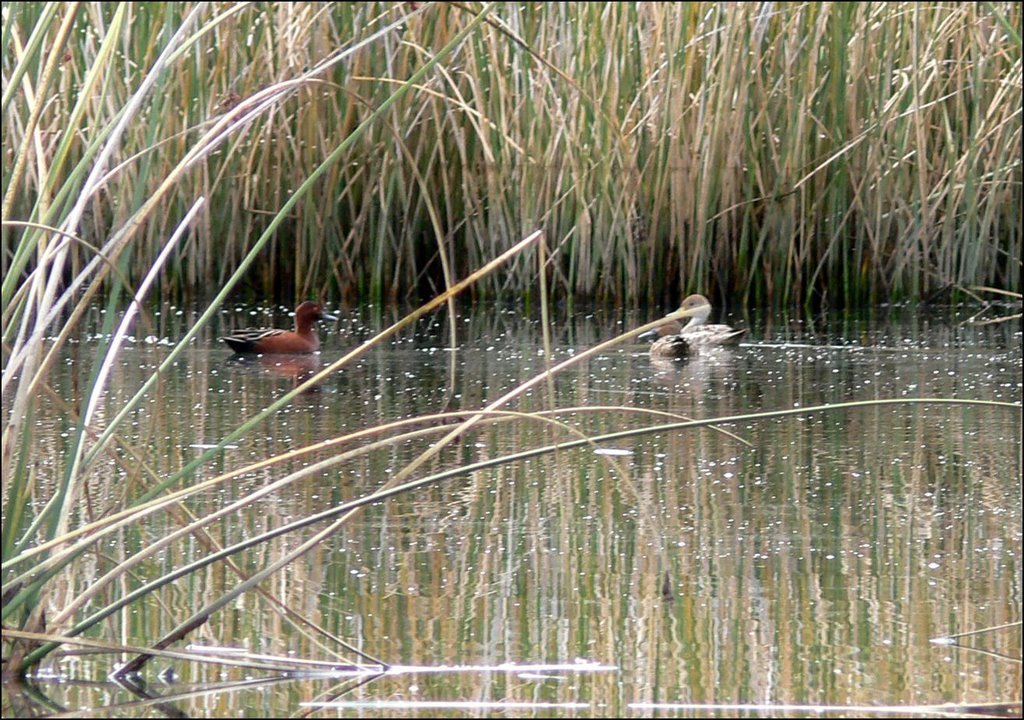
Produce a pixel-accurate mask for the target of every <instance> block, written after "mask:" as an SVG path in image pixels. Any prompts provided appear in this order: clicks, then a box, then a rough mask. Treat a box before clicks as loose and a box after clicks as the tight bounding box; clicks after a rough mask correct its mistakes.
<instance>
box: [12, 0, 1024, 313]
mask: <svg viewBox="0 0 1024 720" xmlns="http://www.w3.org/2000/svg"><path fill="white" fill-rule="evenodd" d="M481 8H485V9H487V10H488V14H487V17H486V19H485V22H484V23H483V24H482V25H480V27H479V29H478V30H475V31H474V32H472V33H471V34H469V35H467V37H466V38H465V39H464V40H463V41H462V42H461V43H460V44H459V46H458V47H457V48H455V50H454V51H453V52H452V53H451V54H450V55H449V56H447V57H446V58H445V59H444V60H443V61H442V62H440V63H438V65H437V66H436V67H435V68H433V69H432V70H431V71H430V72H429V73H427V74H426V75H425V76H424V77H423V78H422V79H421V80H419V81H417V82H416V83H415V87H413V88H412V89H411V91H410V92H408V93H407V94H405V95H404V97H402V98H401V99H400V100H399V101H397V102H394V104H392V105H391V106H390V108H389V109H387V111H386V112H384V113H383V114H382V115H381V116H380V118H379V120H378V121H376V122H374V123H373V124H372V126H370V127H368V128H367V129H366V131H365V132H363V133H362V135H361V136H360V137H359V139H358V140H357V141H354V142H352V143H351V145H350V147H348V148H347V149H346V150H345V151H344V153H343V154H342V156H341V157H340V158H339V159H338V162H337V163H336V164H334V165H332V167H331V168H330V169H329V170H328V171H327V172H326V173H324V175H323V176H322V177H320V179H319V180H318V181H317V183H316V186H315V188H312V189H311V191H310V192H308V193H307V194H306V195H305V196H304V197H303V199H302V200H301V201H299V202H298V203H296V204H295V206H294V207H292V208H290V209H289V211H288V212H287V214H286V217H284V218H283V219H282V221H281V223H280V224H279V225H278V226H277V227H276V228H275V230H274V232H273V233H272V237H271V239H270V242H269V243H268V244H267V246H266V248H265V249H264V250H262V251H261V252H260V254H259V256H258V257H257V258H255V261H254V262H253V264H252V266H251V268H250V270H249V272H248V273H247V274H246V276H245V277H244V279H243V280H242V281H241V283H240V287H239V288H238V291H237V292H238V293H239V294H243V295H249V296H251V297H260V298H270V299H287V300H289V301H290V300H291V299H292V298H293V297H295V296H302V297H305V296H308V295H311V294H313V295H315V294H322V295H325V296H344V297H346V298H353V299H355V298H361V299H373V300H380V299H385V298H405V297H409V296H417V297H425V296H428V295H430V294H431V293H432V292H434V291H437V290H439V289H441V288H443V287H445V285H446V280H445V276H446V274H447V276H448V277H449V278H450V277H452V276H464V275H465V274H467V273H468V272H470V271H471V270H472V269H473V268H475V267H479V266H480V265H481V264H483V262H486V260H487V259H489V258H493V257H495V256H496V255H497V254H499V253H500V252H502V251H503V250H504V249H506V248H508V247H509V246H510V245H511V244H512V243H513V242H514V241H515V240H516V239H518V238H521V237H523V236H524V235H525V234H526V233H528V232H529V231H530V230H532V229H533V228H536V227H543V228H544V229H545V231H546V233H547V234H548V236H549V237H550V238H551V239H552V246H553V251H554V252H553V255H552V258H551V285H550V289H549V292H550V293H552V295H554V296H555V297H583V298H588V299H598V300H603V301H608V302H616V303H626V304H628V303H649V302H657V303H664V302H669V301H674V300H676V299H678V297H679V296H680V294H681V293H684V292H690V291H701V292H704V293H705V294H709V295H710V296H712V297H713V298H714V299H717V300H719V301H722V300H726V299H728V300H729V301H730V302H733V303H745V304H758V305H776V306H781V305H800V304H805V303H809V304H823V303H828V304H831V305H833V306H835V305H860V304H865V303H875V302H879V301H900V300H908V299H920V298H926V297H929V296H930V295H932V294H933V293H935V292H937V291H940V290H943V289H948V288H954V289H956V288H958V287H962V288H969V287H970V286H977V285H983V286H992V287H998V288H1002V289H1006V290H1012V291H1019V282H1020V262H1021V235H1022V233H1021V220H1020V213H1019V209H1018V208H1019V206H1020V202H1019V200H1020V183H1021V168H1020V156H1021V82H1020V75H1021V45H1020V36H1019V33H1018V31H1017V30H1016V28H1019V26H1020V21H1021V16H1020V6H1019V5H1018V4H1016V3H933V4H925V5H922V4H919V3H858V4H851V5H846V4H842V3H821V4H819V3H760V4H756V3H755V4H751V3H675V4H661V3H615V4H590V3H580V4H568V5H559V6H547V5H544V4H531V3H526V4H513V3H503V4H500V5H496V6H483V5H477V4H462V3H436V4H434V3H394V4H392V3H355V4H353V3H334V4H328V5H321V4H313V3H294V4H293V3H282V4H263V3H260V4H218V3H213V4H207V5H202V6H199V7H198V8H196V9H194V10H193V9H192V6H191V5H188V4H183V3H161V4H141V5H138V6H130V7H127V8H117V7H116V6H113V5H110V4H104V3H67V4H42V3H24V4H23V3H19V4H12V5H10V6H7V7H6V8H5V10H4V27H3V38H4V41H3V47H4V56H3V73H4V80H5V83H4V85H5V94H4V99H3V151H4V157H5V158H6V160H5V163H4V218H5V220H7V221H12V220H16V221H24V222H29V223H39V224H42V225H46V226H59V227H63V226H64V225H65V224H66V223H64V222H63V221H65V220H66V219H67V215H68V213H69V212H70V211H69V208H70V207H71V206H72V205H73V204H74V203H75V201H76V200H77V199H78V197H79V196H80V195H81V194H82V192H83V191H87V192H89V193H90V196H89V198H88V199H87V202H85V203H84V205H85V206H84V207H83V208H82V211H81V217H80V218H73V219H75V220H76V222H74V223H73V227H65V228H64V229H65V231H66V232H71V233H73V234H74V235H75V236H76V237H77V238H78V239H77V240H76V242H75V243H74V244H72V245H71V246H70V247H69V248H68V250H67V256H66V257H63V258H60V262H53V261H48V260H44V258H46V257H47V256H46V254H45V247H46V246H47V245H48V244H52V243H54V242H56V240H55V239H54V236H53V235H50V234H47V231H46V230H45V229H43V228H39V227H36V226H31V227H26V226H20V225H19V226H14V225H5V227H4V233H3V258H4V270H5V274H8V277H7V278H5V285H4V296H3V297H4V302H5V305H6V304H7V303H8V302H9V301H10V300H11V299H12V297H13V295H14V289H15V288H16V287H17V285H18V283H20V282H24V280H25V278H26V277H27V275H28V273H30V272H31V271H32V270H33V269H34V268H36V267H45V268H46V269H47V271H48V272H52V273H53V274H55V275H56V276H58V277H61V278H66V277H68V276H71V275H73V274H74V273H75V272H76V270H77V269H78V268H81V267H83V266H85V265H86V264H87V263H88V262H89V261H90V260H92V259H93V258H94V257H95V255H96V248H99V247H104V246H105V245H107V243H108V240H109V238H110V237H111V235H112V234H114V232H115V231H116V229H117V228H119V227H121V226H122V224H123V223H125V221H126V220H127V219H128V218H129V217H131V216H132V215H133V213H136V212H137V210H138V209H139V208H141V207H143V205H144V203H145V201H146V200H147V199H148V198H152V197H154V196H159V197H160V202H159V205H158V208H154V209H153V210H151V211H150V212H148V213H147V214H146V216H145V217H144V218H139V221H138V223H137V225H135V226H133V227H132V228H131V230H130V233H128V234H127V235H126V236H125V237H124V238H123V240H122V242H121V243H119V244H117V245H116V246H115V247H108V248H107V253H108V255H109V256H110V261H111V262H117V263H118V264H119V265H120V266H121V267H122V268H123V272H124V274H125V276H126V280H127V281H128V282H130V283H133V284H134V283H137V282H139V281H140V279H141V275H142V274H143V272H144V269H145V268H148V267H149V266H150V265H151V264H152V262H153V260H154V258H155V257H156V256H157V254H158V253H159V251H160V248H161V247H163V244H164V240H165V238H166V237H167V236H168V235H169V234H170V232H171V230H172V229H173V228H174V227H175V225H176V224H177V222H178V220H179V219H180V218H181V216H182V215H183V214H184V213H185V212H186V210H187V208H189V207H190V206H191V205H192V204H193V202H194V200H195V198H196V197H199V196H201V197H204V198H206V200H207V203H208V208H207V210H206V211H205V212H204V213H203V214H202V215H201V217H200V219H199V221H198V224H197V226H196V232H195V234H194V236H193V237H191V238H190V239H189V240H188V241H187V242H186V243H184V244H182V245H181V246H180V247H179V248H177V249H176V250H175V251H174V255H173V259H172V262H171V263H170V264H169V265H168V268H167V270H165V271H164V273H163V274H162V276H161V281H160V285H161V292H162V294H163V297H165V298H167V299H170V298H193V299H198V300H200V301H205V300H207V299H209V298H208V296H209V291H208V288H211V287H217V288H219V287H222V286H223V285H224V284H225V283H226V282H228V281H229V279H230V277H231V275H232V273H233V272H234V271H235V270H236V268H237V267H238V265H239V263H240V262H241V261H242V260H243V258H245V257H246V255H247V253H248V252H249V251H250V249H251V248H252V244H253V238H255V237H258V236H259V235H260V234H261V233H262V232H264V231H265V230H266V229H267V227H268V226H269V225H270V222H271V219H272V218H274V217H275V214H277V213H278V212H279V211H280V209H281V207H282V205H283V204H284V203H285V201H286V200H287V199H288V198H289V197H290V196H291V195H292V194H293V193H294V191H295V190H296V188H298V187H299V186H300V185H301V184H302V183H303V182H305V181H306V179H307V178H308V177H309V176H310V174H311V173H312V172H313V169H314V168H316V167H317V166H318V165H319V164H320V163H322V162H323V160H324V158H325V157H327V156H329V155H330V153H331V152H332V151H333V150H334V149H335V148H336V147H337V146H338V144H339V143H341V142H342V141H343V140H344V139H345V138H347V137H349V136H350V135H351V133H352V131H353V130H354V129H355V128H357V127H359V125H360V123H362V122H363V121H364V120H366V119H367V118H368V117H369V116H370V115H371V113H373V112H375V111H376V110H378V109H379V108H380V107H381V105H382V104H383V103H384V102H385V101H386V99H387V98H389V97H390V96H391V95H392V93H393V92H394V90H395V88H396V87H397V86H398V85H399V84H401V83H402V82H405V81H406V80H408V78H409V77H410V76H411V74H412V73H413V71H414V70H416V69H417V68H419V67H421V66H422V65H423V64H424V63H425V62H426V61H427V60H428V59H429V58H431V57H433V56H435V55H436V53H437V52H438V50H439V49H440V48H441V47H442V46H443V45H444V44H445V43H446V42H448V41H449V40H450V39H451V38H452V37H453V36H454V35H455V34H456V33H458V32H459V31H460V30H463V29H465V28H466V27H467V26H468V25H469V24H470V23H472V22H474V21H475V20H477V19H478V16H479V15H480V13H481ZM187 14H190V15H189V23H190V25H189V27H188V28H187V31H186V32H185V33H184V35H183V36H182V37H180V38H178V39H177V40H175V44H174V46H173V47H169V46H168V42H169V38H171V36H172V34H173V33H174V32H176V31H178V30H179V29H180V28H181V27H182V24H183V22H184V21H185V17H186V15H187ZM167 49H170V50H171V52H172V54H171V55H170V57H168V58H167V59H166V62H165V64H160V65H158V64H157V59H158V56H159V55H160V53H161V52H164V51H165V50H167ZM154 67H159V72H158V73H157V74H156V75H155V76H154V72H153V69H154ZM146 79H149V80H151V81H152V86H151V87H150V88H149V89H148V91H147V92H145V93H144V94H141V96H140V93H139V89H140V87H141V86H142V85H143V83H144V82H145V81H146ZM132 98H136V99H137V100H138V102H137V104H136V105H133V106H131V107H130V109H129V112H130V113H131V115H130V116H124V115H120V116H119V113H121V112H122V109H123V108H126V107H128V105H129V102H130V101H131V100H132ZM119 118H120V119H122V120H126V126H125V127H124V129H123V132H122V133H120V134H119V136H118V140H117V145H116V147H113V148H111V150H112V152H111V154H110V156H109V157H108V158H107V159H106V162H107V163H109V169H110V174H109V176H108V177H107V178H105V179H104V182H103V183H102V186H99V187H93V186H90V185H88V184H87V183H86V175H87V171H88V170H89V169H91V168H92V167H93V166H94V164H95V163H96V161H97V159H98V157H97V153H98V149H99V148H101V147H103V143H104V142H105V139H106V138H107V137H108V133H110V132H111V128H112V126H113V125H114V123H115V122H116V121H117V120H118V119H119ZM218 124H220V126H218ZM217 127H220V129H219V130H218V133H219V134H218V136H217V137H216V138H215V140H216V142H217V143H218V144H217V145H216V147H214V148H210V150H209V152H208V153H207V154H204V155H198V156H194V157H191V158H190V153H192V152H194V151H195V149H196V147H197V146H198V145H200V144H202V143H204V142H212V141H213V140H214V138H211V137H210V130H211V128H217ZM186 159H188V160H187V164H186V163H184V161H186ZM183 164H185V166H184V167H183ZM168 177H175V182H174V183H173V186H171V187H168V188H164V189H161V186H162V184H163V183H164V181H165V179H166V178H168ZM531 278H532V270H531V269H530V268H529V266H528V264H526V263H523V264H519V265H517V266H516V267H515V268H513V269H511V270H510V271H509V272H508V273H505V274H503V275H502V276H500V277H494V278H491V279H489V280H488V281H487V282H485V283H484V284H482V285H481V286H480V287H479V288H477V290H476V293H477V294H478V295H487V296H493V295H496V294H500V293H501V292H502V291H514V292H516V293H522V292H536V291H535V290H533V289H532V288H533V284H532V282H531Z"/></svg>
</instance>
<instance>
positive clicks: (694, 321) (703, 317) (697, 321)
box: [684, 312, 711, 330]
mask: <svg viewBox="0 0 1024 720" xmlns="http://www.w3.org/2000/svg"><path fill="white" fill-rule="evenodd" d="M710 314H711V313H710V312H700V313H697V314H696V315H694V316H693V317H692V318H690V322H688V323H686V328H684V329H686V330H693V329H694V328H695V327H700V326H701V325H703V324H704V323H706V322H707V321H708V315H710Z"/></svg>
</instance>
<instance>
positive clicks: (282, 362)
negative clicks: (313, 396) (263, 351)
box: [227, 354, 321, 394]
mask: <svg viewBox="0 0 1024 720" xmlns="http://www.w3.org/2000/svg"><path fill="white" fill-rule="evenodd" d="M227 362H228V363H230V364H232V365H235V366H237V367H240V368H242V367H244V368H252V369H253V370H256V369H258V370H259V372H260V374H261V375H263V376H266V377H273V378H286V379H288V380H290V381H291V387H292V389H294V388H297V387H298V386H299V385H301V384H302V383H304V382H306V381H307V380H309V379H310V378H311V377H313V376H314V375H316V373H317V371H318V370H319V369H320V365H321V363H320V355H319V354H317V355H284V354H275V355H234V356H232V357H231V358H229V359H228V360H227ZM302 392H303V394H307V393H318V392H320V383H316V384H315V385H312V386H310V387H308V388H306V389H305V390H303V391H302Z"/></svg>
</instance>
